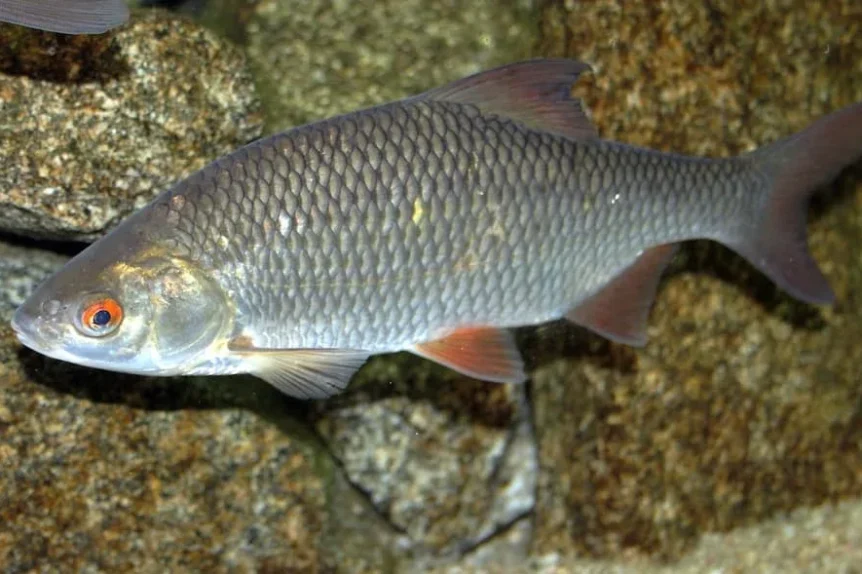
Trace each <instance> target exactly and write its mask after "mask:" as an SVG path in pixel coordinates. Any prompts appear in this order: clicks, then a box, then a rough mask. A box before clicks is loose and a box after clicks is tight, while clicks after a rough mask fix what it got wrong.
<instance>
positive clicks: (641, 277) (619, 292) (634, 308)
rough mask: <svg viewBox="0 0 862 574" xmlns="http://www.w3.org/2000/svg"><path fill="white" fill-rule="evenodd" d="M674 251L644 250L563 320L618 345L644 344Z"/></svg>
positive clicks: (666, 248)
mask: <svg viewBox="0 0 862 574" xmlns="http://www.w3.org/2000/svg"><path fill="white" fill-rule="evenodd" d="M676 251H677V245H675V244H673V243H669V244H666V245H659V246H658V247H653V248H650V249H647V250H646V251H644V252H643V253H641V254H640V256H639V257H638V258H637V259H636V260H635V262H634V263H632V264H631V265H630V266H629V267H627V268H626V269H625V270H624V271H623V272H622V273H620V274H619V275H617V276H616V277H614V278H613V279H612V280H611V281H610V282H609V283H608V284H607V285H605V286H604V287H603V288H602V289H601V290H600V291H598V292H597V293H594V294H593V295H592V296H590V297H589V298H587V299H586V300H585V301H583V302H582V303H581V304H580V305H578V306H577V307H575V308H574V309H572V310H571V311H570V312H569V313H568V314H567V315H566V318H567V319H569V320H570V321H572V322H574V323H577V324H579V325H582V326H584V327H586V328H588V329H590V330H591V331H595V332H596V333H598V334H599V335H602V336H603V337H607V338H608V339H610V340H612V341H616V342H618V343H625V344H627V345H632V346H636V347H640V346H643V345H644V344H646V326H647V320H648V319H649V312H650V308H651V307H652V304H653V301H654V300H655V295H656V291H657V290H658V284H659V281H660V280H661V275H662V273H664V270H665V268H667V266H668V263H670V260H671V259H672V258H673V256H674V254H675V253H676Z"/></svg>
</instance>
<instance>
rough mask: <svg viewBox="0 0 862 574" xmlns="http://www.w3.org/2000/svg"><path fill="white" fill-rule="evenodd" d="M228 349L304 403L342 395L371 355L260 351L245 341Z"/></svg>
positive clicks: (253, 371) (346, 351) (343, 351)
mask: <svg viewBox="0 0 862 574" xmlns="http://www.w3.org/2000/svg"><path fill="white" fill-rule="evenodd" d="M228 348H229V349H230V350H231V351H234V352H236V353H239V354H242V355H244V356H245V360H246V364H247V365H248V371H249V372H250V373H251V374H253V375H255V376H257V377H260V378H261V379H263V380H265V381H266V382H267V383H269V384H271V385H272V386H274V387H275V388H277V389H278V390H280V391H281V392H283V393H284V394H286V395H290V396H291V397H296V398H300V399H323V398H326V397H330V396H332V395H335V394H338V393H340V392H341V391H343V390H344V389H346V388H347V385H348V384H349V383H350V379H351V378H352V377H353V375H354V374H356V371H358V370H359V369H360V367H362V365H363V364H364V363H365V361H366V360H367V359H368V356H369V355H370V353H368V352H367V351H356V350H350V349H260V348H255V347H253V346H251V345H250V344H249V342H248V341H247V340H245V338H237V339H234V340H233V341H231V342H230V343H229V344H228Z"/></svg>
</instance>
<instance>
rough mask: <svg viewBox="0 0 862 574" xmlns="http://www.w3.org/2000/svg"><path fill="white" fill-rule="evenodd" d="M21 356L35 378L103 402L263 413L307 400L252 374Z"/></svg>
mask: <svg viewBox="0 0 862 574" xmlns="http://www.w3.org/2000/svg"><path fill="white" fill-rule="evenodd" d="M18 360H19V361H20V363H21V366H22V368H23V369H24V371H25V373H26V374H27V377H28V378H29V379H30V380H31V381H33V382H34V383H36V384H39V385H42V386H44V387H48V388H50V389H52V390H54V391H56V392H58V393H62V394H68V395H72V396H74V397H75V398H79V399H86V400H89V401H93V402H97V403H107V404H125V405H128V406H131V407H133V408H138V409H143V410H150V411H173V410H182V409H200V410H207V409H231V408H241V409H247V410H251V411H253V412H256V413H258V414H262V415H264V414H267V413H269V412H271V411H272V410H273V408H278V409H279V410H280V411H281V412H282V413H285V414H300V413H302V412H304V410H305V409H304V407H303V404H304V403H301V402H299V401H295V400H291V399H290V398H288V397H285V396H284V395H282V394H281V393H280V392H279V391H277V390H276V389H274V388H272V387H271V386H269V385H268V384H267V383H265V382H264V381H262V380H260V379H257V378H256V377H252V376H242V375H237V376H218V377H200V376H196V377H192V376H190V377H143V376H137V375H127V374H123V373H114V372H110V371H103V370H98V369H90V368H87V367H80V366H77V365H73V364H71V363H65V362H63V361H58V360H55V359H50V358H47V357H44V356H42V355H40V354H38V353H35V352H33V351H31V350H29V349H24V348H22V349H20V350H19V351H18Z"/></svg>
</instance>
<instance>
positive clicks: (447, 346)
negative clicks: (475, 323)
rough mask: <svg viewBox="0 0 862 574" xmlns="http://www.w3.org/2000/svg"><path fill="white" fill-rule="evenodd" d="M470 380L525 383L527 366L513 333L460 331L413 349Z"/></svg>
mask: <svg viewBox="0 0 862 574" xmlns="http://www.w3.org/2000/svg"><path fill="white" fill-rule="evenodd" d="M411 350H412V351H413V352H414V353H416V354H417V355H419V356H422V357H425V358H426V359H430V360H432V361H435V362H437V363H440V364H442V365H445V366H447V367H449V368H450V369H453V370H455V371H458V372H459V373H463V374H465V375H467V376H468V377H473V378H475V379H481V380H485V381H493V382H495V383H522V382H524V381H525V380H526V378H527V376H526V375H525V374H524V363H523V361H522V360H521V353H520V352H518V347H517V346H516V345H515V340H514V338H513V337H512V334H511V333H510V332H509V331H507V330H505V329H495V328H493V327H467V328H462V329H458V330H457V331H455V332H453V333H451V334H450V335H448V336H447V337H445V338H443V339H438V340H436V341H429V342H427V343H421V344H419V345H416V346H415V347H414V348H413V349H411Z"/></svg>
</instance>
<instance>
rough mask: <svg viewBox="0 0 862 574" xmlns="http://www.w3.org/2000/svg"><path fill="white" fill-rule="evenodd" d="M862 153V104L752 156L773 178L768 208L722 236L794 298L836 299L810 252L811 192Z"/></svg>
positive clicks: (847, 108)
mask: <svg viewBox="0 0 862 574" xmlns="http://www.w3.org/2000/svg"><path fill="white" fill-rule="evenodd" d="M860 156H862V103H857V104H854V105H852V106H848V107H846V108H844V109H841V110H838V111H837V112H833V113H832V114H829V115H828V116H825V117H823V118H821V119H819V120H817V121H816V122H814V123H813V124H812V125H810V126H809V127H808V128H806V129H804V130H802V131H801V132H799V133H797V134H794V135H792V136H790V137H788V138H785V139H783V140H780V141H778V142H775V143H774V144H771V145H769V146H766V147H764V148H761V149H759V150H756V151H754V152H752V153H751V154H749V155H748V156H746V157H748V158H750V159H751V160H752V161H754V162H755V164H756V165H757V167H758V168H759V169H760V170H762V171H763V173H765V174H766V175H767V176H769V177H770V179H771V181H772V185H771V186H770V188H769V189H768V190H764V191H766V192H767V193H768V198H767V200H766V202H765V208H764V209H763V211H762V212H761V213H756V214H753V215H754V221H753V222H752V223H751V224H749V225H747V226H745V227H744V228H743V229H739V228H733V229H732V230H731V231H730V233H728V237H722V238H719V240H720V241H722V243H725V244H726V245H727V246H729V247H731V248H732V249H734V250H735V251H737V252H738V253H740V254H741V255H742V256H743V257H745V258H746V259H748V260H749V261H750V262H751V263H752V264H753V265H754V266H755V267H757V268H758V269H760V270H761V271H762V272H763V273H765V274H766V275H767V276H769V277H770V278H771V279H772V280H773V281H774V282H775V283H776V284H777V285H778V286H779V287H781V288H782V289H784V290H786V291H787V292H788V293H790V294H791V295H793V296H794V297H796V298H798V299H800V300H802V301H805V302H808V303H814V304H827V303H831V302H832V301H834V299H835V295H834V294H833V292H832V289H831V288H830V286H829V283H828V281H827V280H826V278H825V277H824V276H823V273H821V271H820V269H819V268H818V267H817V263H816V262H815V261H814V259H813V258H812V257H811V254H810V253H809V251H808V245H807V243H808V242H807V235H806V228H805V225H806V216H807V207H808V200H809V198H810V197H811V195H812V194H813V193H814V192H815V191H816V190H817V189H818V187H820V186H822V185H823V184H825V183H828V182H829V181H830V180H832V179H833V178H834V177H836V176H837V175H838V173H839V172H840V171H841V170H842V169H843V168H844V167H846V166H848V165H849V164H850V163H852V162H853V161H854V160H856V159H857V158H859V157H860Z"/></svg>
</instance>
